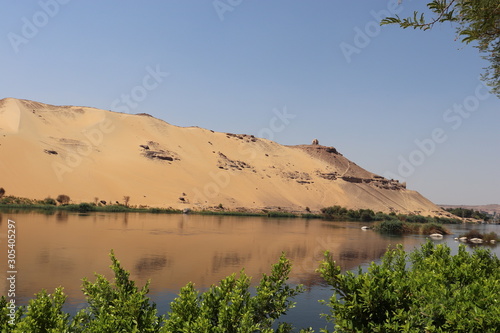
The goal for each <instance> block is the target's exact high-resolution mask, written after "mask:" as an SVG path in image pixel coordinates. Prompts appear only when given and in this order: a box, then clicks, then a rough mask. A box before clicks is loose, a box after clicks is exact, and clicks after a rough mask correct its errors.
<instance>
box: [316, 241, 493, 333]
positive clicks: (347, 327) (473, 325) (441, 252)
mask: <svg viewBox="0 0 500 333" xmlns="http://www.w3.org/2000/svg"><path fill="white" fill-rule="evenodd" d="M319 272H320V273H321V276H322V277H323V278H324V279H325V280H326V281H327V282H328V284H330V285H331V286H332V287H333V289H334V295H333V296H332V298H331V299H330V300H329V301H328V302H325V303H327V304H328V306H329V307H330V308H331V313H330V314H328V315H325V316H326V317H327V319H329V320H330V321H332V322H335V326H336V329H337V331H338V332H498V331H499V328H500V297H499V295H500V283H499V281H500V260H499V259H498V258H497V257H496V256H494V255H492V254H491V253H490V252H489V251H488V250H485V249H481V248H479V249H477V250H475V252H474V253H473V254H470V253H468V252H467V251H466V249H465V246H464V245H461V246H460V248H459V251H458V254H456V255H451V254H450V248H449V247H448V246H446V245H437V246H434V245H433V243H432V242H430V241H429V242H427V243H426V244H424V245H423V246H422V247H421V248H420V249H418V250H416V251H414V252H412V253H410V254H407V253H406V252H405V251H404V250H403V248H402V246H399V247H398V248H397V249H394V250H389V251H388V252H387V253H386V254H385V255H384V256H383V258H382V263H381V264H375V263H372V264H371V265H370V266H369V268H368V270H367V271H366V272H363V271H362V270H361V268H360V269H359V271H358V274H354V273H352V272H346V273H342V272H341V270H340V267H338V266H337V265H336V264H335V262H334V261H333V260H332V259H331V256H330V255H328V253H327V254H325V260H324V262H323V263H322V264H321V266H320V269H319Z"/></svg>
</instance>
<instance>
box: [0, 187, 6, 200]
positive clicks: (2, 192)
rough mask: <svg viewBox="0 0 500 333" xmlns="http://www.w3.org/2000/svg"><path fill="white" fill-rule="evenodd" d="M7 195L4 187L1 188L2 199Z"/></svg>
mask: <svg viewBox="0 0 500 333" xmlns="http://www.w3.org/2000/svg"><path fill="white" fill-rule="evenodd" d="M4 195H5V189H4V188H3V187H0V198H1V197H3V196H4Z"/></svg>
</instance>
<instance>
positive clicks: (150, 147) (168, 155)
mask: <svg viewBox="0 0 500 333" xmlns="http://www.w3.org/2000/svg"><path fill="white" fill-rule="evenodd" d="M139 147H140V148H141V150H142V155H143V156H144V157H147V158H149V159H151V160H160V161H169V162H172V161H179V160H180V159H179V158H178V156H177V154H176V153H175V152H172V151H169V150H167V149H164V148H163V147H161V145H160V144H159V143H157V142H154V141H148V144H146V145H139Z"/></svg>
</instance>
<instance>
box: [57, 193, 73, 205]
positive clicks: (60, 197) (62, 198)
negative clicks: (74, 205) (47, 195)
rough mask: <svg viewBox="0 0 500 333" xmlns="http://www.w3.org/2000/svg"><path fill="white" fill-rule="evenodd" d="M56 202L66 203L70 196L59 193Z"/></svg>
mask: <svg viewBox="0 0 500 333" xmlns="http://www.w3.org/2000/svg"><path fill="white" fill-rule="evenodd" d="M56 200H57V202H59V203H60V204H61V205H67V204H69V202H70V201H71V199H70V197H69V196H67V195H66V194H59V195H58V196H57V198H56Z"/></svg>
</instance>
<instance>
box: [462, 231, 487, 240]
mask: <svg viewBox="0 0 500 333" xmlns="http://www.w3.org/2000/svg"><path fill="white" fill-rule="evenodd" d="M460 237H467V238H469V239H470V238H481V239H482V238H483V234H481V233H480V232H479V231H477V230H476V229H472V230H469V231H467V232H466V233H465V234H463V235H461V236H460Z"/></svg>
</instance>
